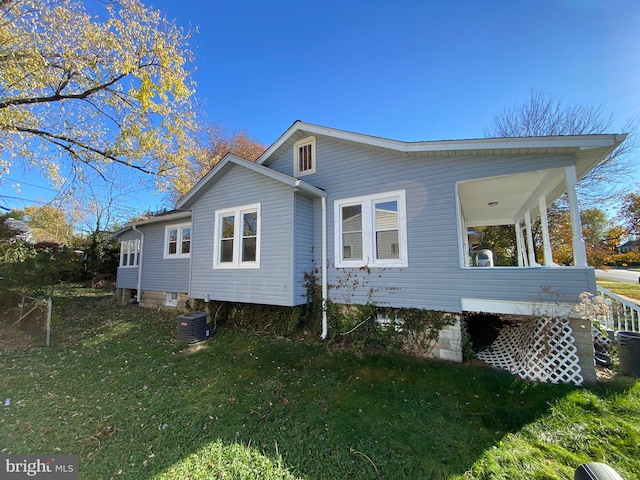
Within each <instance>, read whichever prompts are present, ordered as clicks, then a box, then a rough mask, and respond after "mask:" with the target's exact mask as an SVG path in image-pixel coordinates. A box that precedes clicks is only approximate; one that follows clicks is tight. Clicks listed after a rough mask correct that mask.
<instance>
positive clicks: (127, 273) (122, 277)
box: [116, 230, 140, 289]
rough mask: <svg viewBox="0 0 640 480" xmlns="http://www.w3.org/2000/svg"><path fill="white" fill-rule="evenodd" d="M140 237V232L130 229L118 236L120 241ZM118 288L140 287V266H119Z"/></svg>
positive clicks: (117, 274) (117, 275)
mask: <svg viewBox="0 0 640 480" xmlns="http://www.w3.org/2000/svg"><path fill="white" fill-rule="evenodd" d="M137 239H140V234H139V233H138V232H136V231H134V230H128V231H126V232H124V233H123V234H121V235H120V236H118V240H119V241H120V242H124V241H127V240H137ZM118 265H120V257H118ZM116 288H133V289H136V288H138V267H120V266H119V267H118V271H117V273H116Z"/></svg>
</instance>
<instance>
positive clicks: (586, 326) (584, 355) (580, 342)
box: [569, 318, 596, 384]
mask: <svg viewBox="0 0 640 480" xmlns="http://www.w3.org/2000/svg"><path fill="white" fill-rule="evenodd" d="M569 324H570V325H571V330H573V340H574V344H575V346H576V348H577V350H578V357H579V358H580V362H579V364H580V368H581V369H582V377H583V378H584V383H585V384H593V383H596V368H595V357H594V350H593V334H592V333H591V321H589V320H584V319H582V318H571V319H569Z"/></svg>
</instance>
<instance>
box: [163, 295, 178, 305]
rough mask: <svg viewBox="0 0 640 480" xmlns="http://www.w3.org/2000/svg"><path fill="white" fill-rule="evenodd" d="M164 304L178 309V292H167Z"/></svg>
mask: <svg viewBox="0 0 640 480" xmlns="http://www.w3.org/2000/svg"><path fill="white" fill-rule="evenodd" d="M164 304H165V305H166V306H167V307H177V306H178V293H177V292H167V293H166V296H165V300H164Z"/></svg>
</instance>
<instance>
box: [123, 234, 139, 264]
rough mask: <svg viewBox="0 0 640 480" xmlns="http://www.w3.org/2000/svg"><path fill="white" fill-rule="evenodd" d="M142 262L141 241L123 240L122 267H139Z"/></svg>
mask: <svg viewBox="0 0 640 480" xmlns="http://www.w3.org/2000/svg"><path fill="white" fill-rule="evenodd" d="M139 261H140V240H139V239H134V240H123V241H122V242H120V266H121V267H137V266H138V263H139Z"/></svg>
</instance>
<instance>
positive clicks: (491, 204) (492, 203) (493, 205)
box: [487, 202, 498, 207]
mask: <svg viewBox="0 0 640 480" xmlns="http://www.w3.org/2000/svg"><path fill="white" fill-rule="evenodd" d="M487 205H489V206H490V207H497V206H498V202H489V203H487Z"/></svg>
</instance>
